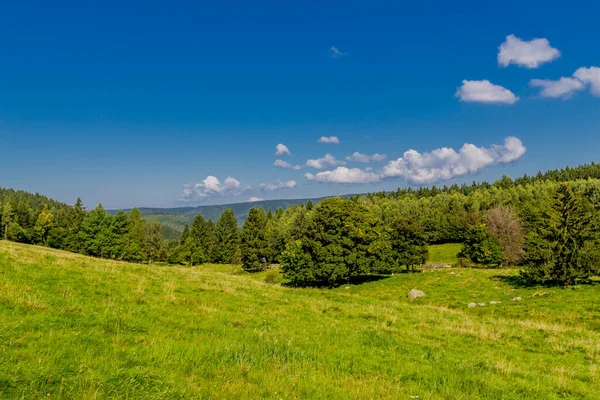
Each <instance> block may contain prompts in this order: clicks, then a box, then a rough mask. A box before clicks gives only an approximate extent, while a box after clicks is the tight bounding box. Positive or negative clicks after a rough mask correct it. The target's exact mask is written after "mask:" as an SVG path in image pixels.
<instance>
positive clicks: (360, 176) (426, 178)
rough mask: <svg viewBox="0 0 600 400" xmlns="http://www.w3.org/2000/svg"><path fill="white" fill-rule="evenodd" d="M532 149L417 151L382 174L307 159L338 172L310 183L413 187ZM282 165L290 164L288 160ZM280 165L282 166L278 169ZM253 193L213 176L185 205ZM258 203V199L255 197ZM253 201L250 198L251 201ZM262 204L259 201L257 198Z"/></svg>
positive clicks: (280, 185)
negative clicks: (397, 181) (387, 182)
mask: <svg viewBox="0 0 600 400" xmlns="http://www.w3.org/2000/svg"><path fill="white" fill-rule="evenodd" d="M286 148H287V147H286ZM526 151H527V149H526V147H525V146H524V145H523V143H522V141H521V140H520V139H519V138H516V137H513V136H509V137H507V138H505V139H504V143H503V144H501V145H498V144H492V145H491V146H489V147H478V146H476V145H474V144H471V143H465V144H464V145H463V146H462V147H461V148H460V149H459V150H458V151H456V150H454V149H452V148H449V147H442V148H439V149H434V150H431V151H429V152H424V153H420V152H418V151H416V150H413V149H411V150H408V151H405V152H404V154H403V156H402V157H400V158H398V159H396V160H392V161H389V162H388V163H387V164H385V165H384V166H383V167H382V168H381V169H380V170H379V171H377V172H375V171H373V170H372V169H371V168H365V169H361V168H357V167H351V168H349V167H347V166H346V162H345V161H340V160H338V159H336V158H335V156H333V155H332V154H330V153H327V154H326V155H325V157H322V158H319V159H309V160H307V161H306V166H307V167H312V168H315V169H325V168H327V167H336V168H335V169H331V170H325V171H320V172H317V173H305V174H304V177H305V178H306V179H307V180H308V181H313V182H318V183H329V184H364V183H378V182H381V181H383V180H389V179H402V180H403V181H404V182H406V183H407V184H410V185H423V184H434V183H438V182H443V181H448V180H451V179H455V178H460V177H463V176H467V175H474V174H477V173H479V172H481V171H482V170H484V169H486V168H488V167H491V166H493V165H497V164H508V163H512V162H516V161H518V160H519V159H520V158H521V157H522V156H523V155H524V154H525V153H526ZM346 160H347V162H351V163H352V162H353V163H363V164H364V163H366V162H371V161H375V162H383V161H384V160H385V156H384V155H383V154H378V153H376V154H374V155H372V156H367V155H364V154H361V153H358V152H355V153H353V154H352V155H350V156H348V157H346ZM277 161H281V162H282V163H286V162H285V161H282V160H277ZM277 161H276V165H277ZM296 186H297V182H296V181H295V180H289V181H284V180H276V181H275V182H273V183H262V184H260V185H259V186H258V189H259V190H261V191H262V192H273V191H277V190H284V189H293V188H295V187H296ZM249 190H251V187H249V186H247V187H245V188H243V187H242V185H241V183H240V182H239V181H238V180H237V179H235V178H232V177H228V178H227V179H225V181H224V182H223V183H221V182H220V181H219V179H217V178H216V177H214V176H208V177H206V179H204V180H203V181H202V182H201V183H196V184H186V185H184V192H183V195H182V196H181V200H182V201H185V202H191V201H199V200H202V199H205V198H207V197H209V196H238V195H242V194H244V193H246V192H247V191H249ZM252 198H254V199H258V197H256V196H254V197H252ZM249 201H250V200H249ZM253 201H258V200H253Z"/></svg>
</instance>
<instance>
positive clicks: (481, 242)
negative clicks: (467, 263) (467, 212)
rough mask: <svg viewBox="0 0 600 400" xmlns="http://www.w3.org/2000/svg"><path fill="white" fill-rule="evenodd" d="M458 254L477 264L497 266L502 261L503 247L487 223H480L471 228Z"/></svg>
mask: <svg viewBox="0 0 600 400" xmlns="http://www.w3.org/2000/svg"><path fill="white" fill-rule="evenodd" d="M458 256H459V257H463V258H468V259H469V260H471V261H472V262H475V263H477V264H483V265H486V266H497V265H498V264H500V262H501V261H502V249H501V248H500V244H499V243H498V241H496V239H494V238H493V237H492V235H491V234H490V233H489V232H488V230H487V229H486V227H485V225H483V224H479V225H477V226H475V227H473V228H471V229H470V230H469V232H468V234H467V238H466V240H465V243H464V245H463V248H462V250H461V252H460V253H459V255H458Z"/></svg>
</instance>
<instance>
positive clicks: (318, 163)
mask: <svg viewBox="0 0 600 400" xmlns="http://www.w3.org/2000/svg"><path fill="white" fill-rule="evenodd" d="M344 164H346V163H345V162H343V161H340V160H336V158H335V157H334V156H333V155H331V154H330V153H327V154H325V157H323V158H317V159H314V160H307V161H306V166H308V167H312V168H316V169H324V168H327V167H334V166H336V165H344Z"/></svg>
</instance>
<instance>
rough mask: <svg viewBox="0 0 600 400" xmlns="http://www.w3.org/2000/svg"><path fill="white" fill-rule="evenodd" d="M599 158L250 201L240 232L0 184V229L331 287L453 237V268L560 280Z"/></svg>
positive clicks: (584, 227)
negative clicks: (484, 176) (355, 191)
mask: <svg viewBox="0 0 600 400" xmlns="http://www.w3.org/2000/svg"><path fill="white" fill-rule="evenodd" d="M599 177H600V165H598V164H589V165H583V166H580V167H576V168H565V169H561V170H555V171H549V172H547V173H545V174H542V173H539V174H538V175H537V176H535V177H528V176H525V177H522V178H519V179H516V180H514V181H513V180H512V179H510V178H508V177H506V176H505V177H503V178H502V179H500V180H498V181H496V182H494V183H491V184H490V183H486V182H483V183H479V184H473V185H462V186H457V185H453V186H450V187H443V188H436V187H435V186H434V187H431V188H420V189H399V190H398V191H397V192H393V193H374V194H368V195H362V196H353V197H351V198H346V199H342V198H331V199H324V200H321V201H320V202H319V203H317V204H313V203H312V202H309V203H308V204H306V205H304V204H300V205H296V206H293V207H289V208H287V209H286V210H283V209H281V208H278V209H277V210H276V211H275V212H271V211H270V210H269V211H266V212H265V211H264V210H262V209H257V208H253V209H251V210H250V212H249V214H248V217H247V218H246V220H245V222H244V224H243V227H242V228H241V229H240V227H239V226H238V222H237V221H236V217H235V215H234V212H233V210H231V209H227V210H225V211H224V212H223V213H222V214H221V216H220V217H219V219H218V220H217V221H216V222H213V221H212V220H205V219H204V218H203V217H202V216H201V215H198V216H196V218H195V219H194V221H193V223H192V225H191V227H188V226H186V227H185V229H184V231H183V233H182V235H181V237H180V238H178V239H175V240H165V239H164V238H163V237H162V226H161V225H160V224H159V223H158V222H156V221H145V220H144V219H143V218H142V215H141V214H140V212H139V210H137V209H133V210H131V211H130V212H129V213H125V212H123V211H119V212H117V213H116V214H115V215H111V214H110V213H107V212H106V210H104V208H103V207H102V205H98V206H97V207H96V208H95V209H93V210H91V211H87V210H85V208H84V207H83V204H82V203H81V200H80V199H78V200H77V201H76V203H75V205H73V206H68V205H66V204H62V203H59V202H56V201H54V200H51V199H48V198H46V197H44V196H41V195H38V194H35V195H33V194H29V193H26V192H21V191H18V192H16V191H12V190H9V189H0V228H1V232H0V237H1V238H4V239H8V240H14V241H19V242H23V243H34V244H43V245H47V246H50V247H54V248H58V249H64V250H69V251H73V252H78V253H82V254H86V255H91V256H96V257H103V258H109V259H117V260H124V261H134V262H166V263H170V264H183V265H197V264H202V263H207V262H210V263H231V264H238V263H241V264H242V265H243V266H244V269H246V270H247V271H250V272H253V271H261V270H264V269H267V268H269V266H270V265H272V264H281V267H282V271H283V273H284V274H285V276H286V278H287V279H288V280H289V281H291V282H293V283H296V284H319V285H320V284H337V283H339V282H344V281H348V280H350V279H352V278H354V277H356V276H359V275H365V274H386V273H392V272H396V271H400V270H413V269H415V268H416V267H417V266H419V265H421V264H423V263H424V262H425V261H426V258H427V245H428V244H433V243H462V244H463V249H462V251H461V254H460V257H461V258H460V259H459V264H460V265H461V266H471V265H483V266H498V265H511V266H512V265H519V266H521V271H522V273H521V274H522V276H523V277H524V278H525V279H527V280H528V281H531V282H545V283H563V284H572V283H574V282H576V281H578V280H582V279H587V278H589V277H590V276H592V275H594V274H598V265H600V262H599V260H600V250H599V249H600V246H599V244H600V243H599V242H600V238H599V235H598V232H600V229H599V228H600V225H599V224H600V184H599V182H600V180H598V178H599Z"/></svg>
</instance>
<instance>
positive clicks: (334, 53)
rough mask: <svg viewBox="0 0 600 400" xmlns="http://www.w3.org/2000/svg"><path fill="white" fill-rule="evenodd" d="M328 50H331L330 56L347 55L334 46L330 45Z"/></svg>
mask: <svg viewBox="0 0 600 400" xmlns="http://www.w3.org/2000/svg"><path fill="white" fill-rule="evenodd" d="M329 51H330V52H331V58H340V57H344V56H347V55H348V53H344V52H343V51H341V50H340V49H338V48H337V47H335V46H331V48H330V49H329Z"/></svg>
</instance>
